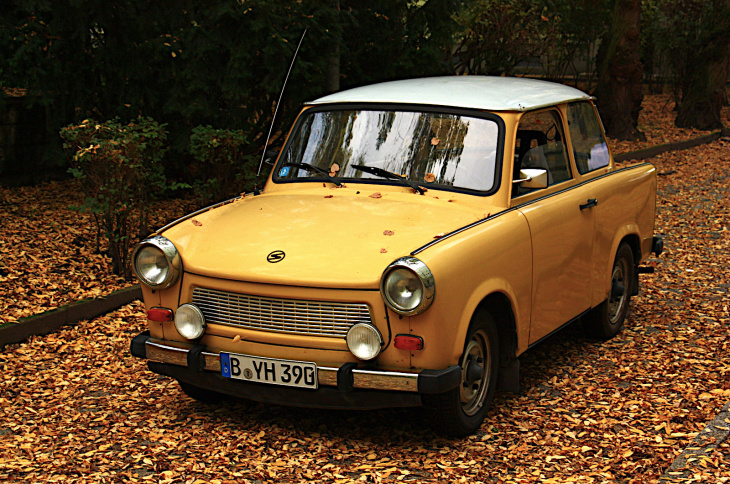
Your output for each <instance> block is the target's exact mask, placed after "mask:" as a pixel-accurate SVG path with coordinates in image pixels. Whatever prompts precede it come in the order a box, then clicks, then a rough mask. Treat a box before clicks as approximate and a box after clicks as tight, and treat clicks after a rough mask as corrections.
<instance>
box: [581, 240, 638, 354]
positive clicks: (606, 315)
mask: <svg viewBox="0 0 730 484" xmlns="http://www.w3.org/2000/svg"><path fill="white" fill-rule="evenodd" d="M635 271H636V265H635V262H634V252H633V251H632V250H631V247H629V245H628V244H626V243H622V244H621V245H620V246H619V248H618V251H616V258H615V259H614V262H613V268H612V269H611V287H610V289H609V294H608V299H606V300H605V301H604V302H602V303H601V304H600V305H599V306H597V307H596V308H594V309H593V310H592V311H591V314H590V317H589V321H588V332H589V334H590V335H591V336H594V337H596V338H599V339H603V340H608V339H611V338H613V337H614V336H616V335H617V334H618V333H619V332H620V331H621V329H622V328H623V326H624V321H625V320H626V314H628V312H629V303H630V301H631V295H632V294H633V293H634V287H633V285H634V275H635V274H634V272H635Z"/></svg>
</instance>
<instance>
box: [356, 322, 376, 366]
mask: <svg viewBox="0 0 730 484" xmlns="http://www.w3.org/2000/svg"><path fill="white" fill-rule="evenodd" d="M347 347H348V348H349V349H350V352H351V353H352V354H353V355H355V356H356V357H358V358H360V359H361V360H372V359H373V358H375V357H376V356H378V354H379V353H380V349H381V348H382V347H383V338H382V337H381V336H380V332H379V331H378V330H377V329H376V328H375V327H374V326H372V325H370V324H366V323H357V324H355V325H353V326H352V327H351V328H350V330H349V331H348V332H347Z"/></svg>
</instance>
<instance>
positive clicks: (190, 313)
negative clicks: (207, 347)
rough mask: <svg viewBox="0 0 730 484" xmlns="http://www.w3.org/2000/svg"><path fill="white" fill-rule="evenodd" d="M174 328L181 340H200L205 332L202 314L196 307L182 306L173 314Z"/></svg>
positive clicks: (190, 305)
mask: <svg viewBox="0 0 730 484" xmlns="http://www.w3.org/2000/svg"><path fill="white" fill-rule="evenodd" d="M175 328H177V332H178V333H180V335H181V336H182V337H183V338H186V339H198V338H200V337H201V336H203V333H204V332H205V317H204V316H203V312H202V311H201V310H200V309H198V307H197V306H193V305H192V304H183V305H182V306H180V307H179V308H177V311H176V312H175Z"/></svg>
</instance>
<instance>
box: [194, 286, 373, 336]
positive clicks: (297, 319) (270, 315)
mask: <svg viewBox="0 0 730 484" xmlns="http://www.w3.org/2000/svg"><path fill="white" fill-rule="evenodd" d="M192 302H193V304H195V305H196V306H198V307H199V308H200V310H201V311H203V315H204V316H205V320H206V322H207V323H213V324H227V325H232V326H239V327H242V328H247V329H257V330H262V331H276V332H280V333H291V334H303V335H308V336H330V337H342V338H344V337H345V336H346V335H347V331H348V330H349V329H350V327H351V326H352V325H354V324H357V323H369V322H370V309H369V307H368V305H367V304H364V303H339V302H338V303H331V302H322V301H302V300H299V299H278V298H270V297H259V296H248V295H245V294H235V293H231V292H223V291H216V290H214V289H203V288H195V289H193V301H192Z"/></svg>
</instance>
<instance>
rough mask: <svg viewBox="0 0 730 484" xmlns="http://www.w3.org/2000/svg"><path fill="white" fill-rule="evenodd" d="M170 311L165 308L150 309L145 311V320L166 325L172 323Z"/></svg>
mask: <svg viewBox="0 0 730 484" xmlns="http://www.w3.org/2000/svg"><path fill="white" fill-rule="evenodd" d="M172 317H173V314H172V309H167V308H150V309H148V310H147V319H149V320H150V321H158V322H160V323H166V322H168V321H172Z"/></svg>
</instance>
